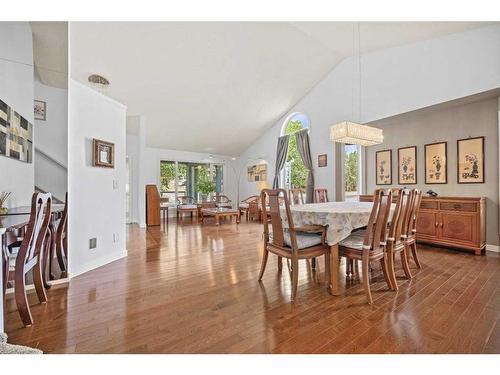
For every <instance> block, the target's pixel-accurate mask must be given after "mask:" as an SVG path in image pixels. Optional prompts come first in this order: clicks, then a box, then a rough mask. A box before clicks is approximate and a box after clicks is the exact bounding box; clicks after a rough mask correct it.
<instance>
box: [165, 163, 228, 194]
mask: <svg viewBox="0 0 500 375" xmlns="http://www.w3.org/2000/svg"><path fill="white" fill-rule="evenodd" d="M223 170H224V167H223V165H220V164H208V163H192V162H176V161H167V160H162V161H161V162H160V194H161V195H162V197H166V198H168V199H169V202H176V201H177V197H181V196H190V197H193V198H194V199H196V200H202V199H204V198H205V197H206V195H207V194H208V193H207V191H209V190H211V191H213V193H223V192H224V175H223Z"/></svg>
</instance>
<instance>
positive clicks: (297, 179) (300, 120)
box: [281, 112, 310, 189]
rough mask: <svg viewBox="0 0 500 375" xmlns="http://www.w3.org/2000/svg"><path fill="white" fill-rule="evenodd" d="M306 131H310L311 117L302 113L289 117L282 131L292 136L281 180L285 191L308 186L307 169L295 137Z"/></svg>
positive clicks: (282, 133)
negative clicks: (296, 134) (298, 133)
mask: <svg viewBox="0 0 500 375" xmlns="http://www.w3.org/2000/svg"><path fill="white" fill-rule="evenodd" d="M304 129H310V121H309V117H307V115H306V114H304V113H301V112H295V113H292V114H291V115H290V116H288V117H287V119H286V120H285V122H284V123H283V127H282V129H281V135H285V134H288V135H290V141H289V143H288V154H287V161H286V164H285V168H283V178H282V179H281V181H282V184H283V187H284V188H285V189H291V188H301V189H304V188H305V187H306V185H307V169H306V167H305V166H304V163H303V162H302V158H301V157H300V154H299V150H298V149H297V140H296V138H295V136H294V135H293V134H294V133H296V132H298V131H300V130H304Z"/></svg>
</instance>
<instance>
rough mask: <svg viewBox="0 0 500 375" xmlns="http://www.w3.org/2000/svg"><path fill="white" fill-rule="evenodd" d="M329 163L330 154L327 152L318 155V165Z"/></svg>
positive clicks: (320, 166) (323, 165) (322, 165)
mask: <svg viewBox="0 0 500 375" xmlns="http://www.w3.org/2000/svg"><path fill="white" fill-rule="evenodd" d="M327 165H328V155H327V154H321V155H318V167H319V168H322V167H326V166H327Z"/></svg>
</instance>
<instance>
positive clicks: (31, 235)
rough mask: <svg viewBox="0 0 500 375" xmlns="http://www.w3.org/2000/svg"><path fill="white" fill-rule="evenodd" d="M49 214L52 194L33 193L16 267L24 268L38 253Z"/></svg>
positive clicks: (46, 227) (47, 225) (50, 212)
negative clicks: (28, 218)
mask: <svg viewBox="0 0 500 375" xmlns="http://www.w3.org/2000/svg"><path fill="white" fill-rule="evenodd" d="M51 215H52V195H51V194H50V193H34V194H33V197H32V199H31V213H30V220H29V223H28V226H27V228H26V233H25V235H24V238H23V242H22V244H21V248H20V249H19V253H18V254H17V257H16V269H18V270H21V269H24V265H25V264H27V263H29V262H30V261H31V260H33V259H34V258H35V257H37V256H38V255H39V254H40V250H41V248H42V245H43V241H44V240H45V235H46V234H47V229H48V227H49V221H50V216H51Z"/></svg>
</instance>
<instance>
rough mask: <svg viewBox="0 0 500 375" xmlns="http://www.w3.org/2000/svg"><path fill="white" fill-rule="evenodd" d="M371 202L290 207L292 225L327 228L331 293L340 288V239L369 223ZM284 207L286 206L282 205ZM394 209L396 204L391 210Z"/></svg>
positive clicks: (337, 291) (285, 222) (334, 293)
mask: <svg viewBox="0 0 500 375" xmlns="http://www.w3.org/2000/svg"><path fill="white" fill-rule="evenodd" d="M372 207H373V203H372V202H327V203H312V204H302V205H293V206H290V211H291V214H292V220H293V224H294V225H295V226H297V227H299V226H304V225H321V226H326V227H327V232H326V242H327V243H328V245H329V246H330V281H329V283H327V284H328V285H327V287H328V289H329V291H330V293H331V294H332V295H339V294H340V293H341V291H340V283H339V277H340V256H339V242H340V241H342V240H344V239H345V238H347V237H348V236H349V235H350V234H351V232H352V231H353V230H355V229H359V228H362V227H365V226H366V225H368V220H369V218H370V213H371V211H372ZM282 210H284V208H282ZM393 210H394V204H393V207H392V208H391V212H392V211H393ZM281 216H282V218H283V226H284V227H287V226H288V220H287V217H286V214H285V212H284V211H283V212H282V215H281Z"/></svg>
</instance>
